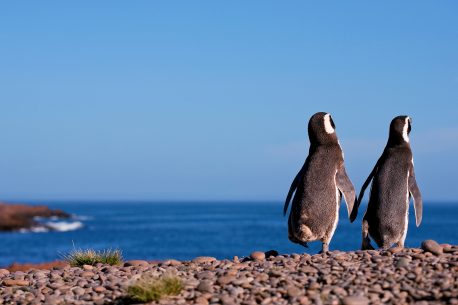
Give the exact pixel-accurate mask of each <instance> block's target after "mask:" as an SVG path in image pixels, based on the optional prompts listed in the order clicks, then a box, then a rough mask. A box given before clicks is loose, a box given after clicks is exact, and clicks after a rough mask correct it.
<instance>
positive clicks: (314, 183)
mask: <svg viewBox="0 0 458 305" xmlns="http://www.w3.org/2000/svg"><path fill="white" fill-rule="evenodd" d="M308 135H309V139H310V149H309V155H308V157H307V159H306V160H305V163H304V165H303V166H302V168H301V170H300V171H299V173H298V174H297V175H296V177H295V178H294V180H293V183H292V184H291V187H290V189H289V192H288V195H287V197H286V201H285V205H284V209H283V213H284V214H285V215H286V212H287V210H288V205H289V202H290V200H291V198H292V196H293V193H295V194H294V198H293V201H292V206H291V212H290V215H289V218H288V238H289V239H290V240H291V241H292V242H294V243H297V244H301V245H303V246H307V242H310V241H315V240H320V241H321V242H322V243H323V245H322V251H323V252H325V251H328V247H329V243H330V241H331V239H332V236H333V235H334V231H335V229H336V227H337V223H338V220H339V207H340V201H341V197H342V194H343V197H344V199H345V202H346V204H347V209H348V214H349V216H350V213H351V212H352V209H353V206H354V202H355V200H356V197H355V189H354V187H353V184H352V183H351V181H350V179H349V178H348V176H347V173H346V170H345V166H344V158H343V152H342V148H341V147H340V144H339V141H338V139H337V135H336V132H335V125H334V122H333V120H332V117H331V115H330V114H329V113H325V112H318V113H316V114H314V115H313V116H312V117H311V118H310V121H309V124H308Z"/></svg>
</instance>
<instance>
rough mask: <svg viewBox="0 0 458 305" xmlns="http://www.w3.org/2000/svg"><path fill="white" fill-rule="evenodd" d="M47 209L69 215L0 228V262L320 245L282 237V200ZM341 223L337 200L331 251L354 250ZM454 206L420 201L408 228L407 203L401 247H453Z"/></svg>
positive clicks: (355, 226) (457, 222) (357, 229)
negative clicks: (86, 253)
mask: <svg viewBox="0 0 458 305" xmlns="http://www.w3.org/2000/svg"><path fill="white" fill-rule="evenodd" d="M40 204H46V205H47V206H49V207H51V208H56V209H62V210H64V211H66V212H68V213H71V214H73V215H74V217H73V218H72V219H69V220H65V221H62V220H56V219H48V220H41V221H46V222H47V223H51V224H52V226H53V227H54V228H55V229H56V231H47V230H45V229H43V228H41V229H40V228H38V229H37V230H35V231H36V232H30V231H23V232H2V233H0V243H1V247H0V266H7V265H9V264H11V263H13V262H19V263H25V262H32V263H38V262H46V261H53V260H56V259H59V258H61V256H62V255H64V254H66V253H68V252H69V251H72V250H73V249H75V248H76V249H87V248H92V249H97V250H103V249H120V250H121V251H122V253H123V256H124V258H125V259H145V260H162V259H167V258H174V259H178V260H189V259H192V258H194V257H196V256H214V257H217V258H219V259H223V258H233V256H239V257H243V256H247V255H249V254H250V253H251V252H252V251H256V250H259V251H267V250H271V249H274V250H277V251H278V252H280V253H304V252H307V253H311V254H313V253H317V252H318V251H319V250H320V248H321V243H320V242H314V243H310V244H309V246H310V247H309V248H304V247H302V246H299V245H295V244H293V243H291V242H290V241H289V240H288V237H287V235H288V234H287V217H283V215H282V210H283V202H241V201H238V202H119V201H118V202H46V203H40ZM365 208H366V207H365V206H361V207H360V212H359V214H358V219H357V220H356V221H355V222H354V223H352V224H351V223H350V221H349V220H348V216H347V212H346V206H345V204H344V203H342V205H341V209H340V220H339V224H338V226H337V230H336V233H335V235H334V238H333V240H332V242H331V244H330V250H357V249H359V247H360V244H361V219H362V215H363V214H364V211H365ZM457 228H458V203H439V202H425V203H424V213H423V222H422V224H421V226H420V227H419V228H417V227H415V221H414V211H413V206H412V205H411V206H410V215H409V231H408V234H407V239H406V246H407V247H419V246H420V244H421V242H422V241H423V240H425V239H434V240H436V241H438V242H439V243H450V244H458V230H457Z"/></svg>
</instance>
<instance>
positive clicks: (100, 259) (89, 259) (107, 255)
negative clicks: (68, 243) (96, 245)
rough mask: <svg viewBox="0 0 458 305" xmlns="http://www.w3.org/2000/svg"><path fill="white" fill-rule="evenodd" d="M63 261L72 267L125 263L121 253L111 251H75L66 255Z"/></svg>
mask: <svg viewBox="0 0 458 305" xmlns="http://www.w3.org/2000/svg"><path fill="white" fill-rule="evenodd" d="M63 259H64V260H65V261H66V262H68V263H69V264H70V266H72V267H81V266H83V265H95V264H97V263H102V264H109V265H120V264H122V262H123V258H122V253H121V251H120V250H111V249H108V250H103V251H95V250H92V249H87V250H81V249H75V250H73V251H72V252H70V253H68V254H66V255H64V256H63Z"/></svg>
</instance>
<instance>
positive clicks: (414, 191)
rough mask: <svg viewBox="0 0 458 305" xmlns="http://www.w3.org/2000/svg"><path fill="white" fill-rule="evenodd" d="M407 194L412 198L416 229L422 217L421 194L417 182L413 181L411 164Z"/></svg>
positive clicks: (413, 174)
mask: <svg viewBox="0 0 458 305" xmlns="http://www.w3.org/2000/svg"><path fill="white" fill-rule="evenodd" d="M409 194H410V195H411V196H412V198H413V206H414V209H415V222H416V225H417V227H418V226H419V225H420V223H421V219H422V217H423V200H422V198H421V192H420V189H419V188H418V185H417V180H416V179H415V172H414V169H413V164H412V165H411V167H410V171H409Z"/></svg>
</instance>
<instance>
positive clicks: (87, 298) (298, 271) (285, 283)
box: [0, 240, 458, 305]
mask: <svg viewBox="0 0 458 305" xmlns="http://www.w3.org/2000/svg"><path fill="white" fill-rule="evenodd" d="M145 274H147V275H149V276H153V277H160V276H162V275H164V274H173V275H176V276H177V277H179V278H180V279H181V280H182V282H183V288H182V290H181V292H180V293H179V294H178V295H176V296H170V297H165V298H162V299H160V300H159V301H157V302H152V303H150V304H202V305H204V304H224V305H232V304H244V305H256V304H304V305H306V304H336V305H337V304H346V305H363V304H418V305H420V304H424V305H426V304H458V281H457V280H458V246H452V245H448V244H445V245H444V244H443V245H439V244H437V243H436V242H434V241H431V240H430V241H425V242H423V244H422V246H421V248H404V249H401V248H392V249H389V250H369V251H350V252H341V251H331V252H328V253H324V254H315V255H309V254H291V255H289V254H288V255H280V254H278V253H276V251H273V250H272V251H268V252H253V253H251V254H250V255H249V256H247V257H244V258H238V257H234V258H233V259H231V260H227V259H225V260H217V259H215V258H213V257H197V258H195V259H193V260H191V261H177V260H173V259H170V260H165V261H161V262H157V261H156V262H151V261H150V262H148V261H144V260H133V261H127V262H125V263H123V264H122V265H120V266H110V265H103V264H100V263H99V264H96V265H95V266H91V265H84V266H82V267H70V266H68V265H65V266H57V267H54V268H52V269H51V270H36V269H32V270H29V271H26V272H23V271H16V272H10V271H8V270H6V269H0V281H1V286H0V295H1V297H0V304H43V303H44V304H50V305H52V304H132V303H136V302H135V300H132V299H129V297H128V296H127V294H126V289H127V287H128V286H129V285H131V284H132V283H135V281H137V280H138V279H140V278H141V277H142V276H144V275H145ZM137 303H138V302H137Z"/></svg>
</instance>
